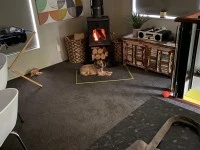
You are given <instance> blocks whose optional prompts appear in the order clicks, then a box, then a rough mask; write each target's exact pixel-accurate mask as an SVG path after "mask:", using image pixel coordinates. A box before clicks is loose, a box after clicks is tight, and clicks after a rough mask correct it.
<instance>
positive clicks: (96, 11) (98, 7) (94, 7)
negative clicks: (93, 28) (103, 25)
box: [90, 0, 104, 17]
mask: <svg viewBox="0 0 200 150" xmlns="http://www.w3.org/2000/svg"><path fill="white" fill-rule="evenodd" d="M90 5H91V15H92V17H102V16H103V15H104V10H103V0H90Z"/></svg>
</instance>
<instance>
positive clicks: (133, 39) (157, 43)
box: [122, 34, 175, 48]
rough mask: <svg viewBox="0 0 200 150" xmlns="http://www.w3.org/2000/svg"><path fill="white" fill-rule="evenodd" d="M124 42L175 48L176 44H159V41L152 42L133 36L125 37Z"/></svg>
mask: <svg viewBox="0 0 200 150" xmlns="http://www.w3.org/2000/svg"><path fill="white" fill-rule="evenodd" d="M122 40H127V41H137V42H144V43H148V44H153V45H157V46H164V47H170V48H175V43H173V42H158V41H152V40H148V39H140V38H137V37H133V34H129V35H126V36H124V37H123V38H122Z"/></svg>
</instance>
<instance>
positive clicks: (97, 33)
mask: <svg viewBox="0 0 200 150" xmlns="http://www.w3.org/2000/svg"><path fill="white" fill-rule="evenodd" d="M92 34H93V38H94V41H99V40H106V32H105V29H94V30H93V33H92Z"/></svg>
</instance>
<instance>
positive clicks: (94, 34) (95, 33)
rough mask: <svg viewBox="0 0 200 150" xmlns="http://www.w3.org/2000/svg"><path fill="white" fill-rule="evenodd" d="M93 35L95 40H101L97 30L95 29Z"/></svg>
mask: <svg viewBox="0 0 200 150" xmlns="http://www.w3.org/2000/svg"><path fill="white" fill-rule="evenodd" d="M93 37H94V41H98V40H99V38H98V37H97V32H96V30H93Z"/></svg>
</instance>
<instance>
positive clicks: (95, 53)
mask: <svg viewBox="0 0 200 150" xmlns="http://www.w3.org/2000/svg"><path fill="white" fill-rule="evenodd" d="M91 49H92V60H105V59H106V58H107V57H108V50H107V49H106V47H92V48H91Z"/></svg>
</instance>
